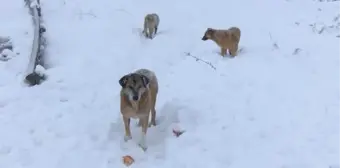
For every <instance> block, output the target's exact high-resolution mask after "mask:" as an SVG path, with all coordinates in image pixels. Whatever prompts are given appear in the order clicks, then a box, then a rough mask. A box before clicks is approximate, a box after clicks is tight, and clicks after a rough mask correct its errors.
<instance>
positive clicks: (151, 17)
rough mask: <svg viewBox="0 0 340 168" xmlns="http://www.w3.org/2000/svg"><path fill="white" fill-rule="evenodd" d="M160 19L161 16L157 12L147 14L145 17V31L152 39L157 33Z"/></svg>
mask: <svg viewBox="0 0 340 168" xmlns="http://www.w3.org/2000/svg"><path fill="white" fill-rule="evenodd" d="M159 21H160V20H159V16H158V15H157V14H156V13H151V14H147V15H146V16H145V17H144V30H143V33H144V34H145V36H146V37H147V38H150V39H152V38H153V35H155V34H157V30H158V25H159Z"/></svg>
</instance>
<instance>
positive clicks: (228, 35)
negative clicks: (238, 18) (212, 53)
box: [202, 27, 241, 57]
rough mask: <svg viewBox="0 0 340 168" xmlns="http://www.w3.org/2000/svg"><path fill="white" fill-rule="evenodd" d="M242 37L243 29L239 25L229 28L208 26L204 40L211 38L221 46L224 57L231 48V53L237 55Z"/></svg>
mask: <svg viewBox="0 0 340 168" xmlns="http://www.w3.org/2000/svg"><path fill="white" fill-rule="evenodd" d="M240 38H241V30H240V29H239V28H238V27H231V28H229V29H227V30H218V29H213V28H208V29H207V30H206V31H205V33H204V36H203V37H202V40H203V41H206V40H208V39H210V40H212V41H214V42H215V43H216V44H217V45H218V46H220V47H221V55H222V57H224V56H225V55H226V54H227V49H228V50H229V53H230V55H232V56H234V57H235V56H236V55H237V50H238V43H239V42H240Z"/></svg>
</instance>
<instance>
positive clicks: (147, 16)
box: [145, 14, 154, 22]
mask: <svg viewBox="0 0 340 168" xmlns="http://www.w3.org/2000/svg"><path fill="white" fill-rule="evenodd" d="M145 20H147V21H148V22H153V21H154V16H153V15H151V14H148V15H146V17H145Z"/></svg>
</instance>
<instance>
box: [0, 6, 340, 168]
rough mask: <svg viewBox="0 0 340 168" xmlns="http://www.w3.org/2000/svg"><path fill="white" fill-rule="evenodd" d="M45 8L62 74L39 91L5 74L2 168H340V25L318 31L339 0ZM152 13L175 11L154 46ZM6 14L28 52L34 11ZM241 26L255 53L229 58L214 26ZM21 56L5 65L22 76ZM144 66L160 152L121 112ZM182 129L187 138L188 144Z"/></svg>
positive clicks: (245, 45) (52, 54)
mask: <svg viewBox="0 0 340 168" xmlns="http://www.w3.org/2000/svg"><path fill="white" fill-rule="evenodd" d="M2 1H4V0H2ZM3 3H7V4H8V6H13V8H15V9H16V10H17V11H16V12H14V11H11V12H13V15H14V14H17V13H20V16H21V13H25V12H26V8H24V7H22V6H21V5H23V4H20V3H16V2H14V1H13V2H9V1H6V2H5V1H4V2H3ZM41 4H42V10H43V15H44V19H45V23H46V27H47V30H48V31H47V32H46V36H47V38H48V49H47V55H48V58H47V59H48V63H49V67H50V69H48V70H47V72H46V73H47V75H48V77H49V78H48V80H47V81H46V82H44V83H43V84H41V85H39V86H34V87H31V88H28V87H23V86H21V85H19V83H20V80H16V81H15V84H13V83H14V82H13V78H14V77H13V76H12V75H7V76H9V77H8V78H10V81H9V82H6V80H5V78H1V84H2V86H1V87H0V94H1V96H0V135H1V138H0V167H1V168H22V167H25V168H47V167H48V168H76V167H82V168H94V167H95V168H111V167H112V168H116V167H125V166H124V165H123V164H122V162H121V157H122V156H124V155H131V156H132V157H134V159H135V163H134V164H133V165H132V166H131V167H139V168H143V167H145V168H146V167H147V168H153V167H155V168H156V167H157V168H159V167H162V168H173V167H178V168H182V167H183V168H184V167H189V168H200V167H202V168H203V167H211V168H215V167H216V168H217V167H219V168H220V167H230V168H247V167H254V168H328V167H330V166H332V167H339V144H338V142H339V38H337V37H336V36H337V35H338V34H339V29H337V28H336V27H328V28H326V29H324V31H322V32H321V33H320V34H318V32H320V30H321V28H322V27H326V26H331V25H336V24H338V23H339V22H338V21H334V20H333V19H334V17H336V16H337V15H339V11H338V9H339V2H318V1H312V0H300V1H284V0H282V1H269V0H261V1H258V0H257V1H256V0H245V1H238V0H229V1H225V0H210V1H194V0H186V1H181V0H173V1H156V0H146V1H137V0H119V1H112V0H98V1H93V0H72V1H71V0H53V1H52V0H43V1H41ZM7 10H9V9H6V11H7ZM152 12H156V13H158V14H159V16H160V19H161V21H160V27H159V34H158V35H157V36H156V37H155V38H154V39H153V40H147V39H145V38H143V37H141V36H140V32H141V28H142V24H143V17H144V15H145V14H147V13H152ZM0 18H1V21H4V22H6V23H7V22H8V23H9V24H11V25H12V26H7V27H6V26H1V29H0V30H1V32H2V33H8V35H13V36H15V37H16V39H15V41H17V42H18V43H22V46H23V47H26V45H25V44H26V43H27V42H26V41H27V37H26V35H22V36H21V37H20V38H22V39H20V38H19V37H18V36H19V35H18V34H20V33H22V32H23V31H22V30H21V29H23V27H24V26H26V25H27V24H25V25H23V27H22V28H20V30H18V29H14V30H11V29H13V25H15V24H17V25H18V27H20V26H21V25H22V24H23V23H21V20H24V21H23V22H27V23H29V21H30V20H29V19H30V18H29V16H27V17H26V16H22V17H19V14H18V18H14V20H15V21H14V20H11V22H10V21H9V20H8V19H7V20H6V19H3V18H4V17H0ZM17 22H20V23H17ZM314 23H315V24H314ZM323 25H325V26H323ZM231 26H238V27H240V29H241V31H242V35H241V42H240V47H241V48H242V51H241V52H240V54H239V56H237V57H236V58H228V57H225V58H222V57H221V56H219V55H218V52H219V48H218V47H217V45H216V44H214V43H213V42H212V41H206V42H204V41H202V40H201V38H202V36H203V33H204V31H205V30H206V28H208V27H212V28H221V29H223V28H229V27H231ZM337 26H338V25H337ZM5 28H6V30H8V31H5ZM25 30H26V29H25ZM27 30H30V28H27ZM12 31H13V32H12ZM15 31H17V32H15ZM18 32H19V33H18ZM28 48H29V47H28ZM187 53H190V55H191V56H195V57H198V58H200V59H201V60H204V61H207V62H210V63H211V64H212V65H213V66H214V67H216V69H213V68H211V66H209V65H208V64H206V63H204V62H202V61H200V60H198V61H196V59H194V58H193V57H191V56H188V54H187ZM14 62H17V60H11V62H7V63H2V62H0V64H1V65H0V66H1V70H3V71H6V72H7V73H9V72H10V73H11V74H15V73H13V72H14V71H16V70H11V69H10V68H7V66H8V65H11V64H14ZM20 66H21V64H20ZM20 68H21V67H20ZM138 68H149V69H152V70H153V71H155V72H156V74H157V76H158V78H159V83H160V92H159V98H158V100H157V105H156V110H157V112H158V118H157V119H158V121H159V125H158V126H157V127H152V128H150V131H149V132H148V135H147V138H148V139H147V140H148V144H149V149H148V151H147V152H146V153H144V152H143V151H142V150H141V149H140V148H138V146H137V145H136V142H137V140H138V138H139V131H140V129H139V128H138V127H136V125H135V124H132V126H131V127H132V131H133V133H132V134H133V140H132V141H129V142H127V143H125V142H123V135H124V129H123V123H122V120H121V116H120V112H119V90H120V86H119V84H118V80H119V78H120V77H121V76H122V75H124V74H126V73H129V72H131V71H133V70H136V69H138ZM173 128H179V129H183V130H185V131H186V132H185V133H184V134H183V135H182V136H180V137H178V138H176V137H175V136H173V135H172V129H173Z"/></svg>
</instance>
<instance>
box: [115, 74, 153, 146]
mask: <svg viewBox="0 0 340 168" xmlns="http://www.w3.org/2000/svg"><path fill="white" fill-rule="evenodd" d="M119 84H120V85H121V86H122V89H121V91H120V111H121V113H122V116H123V121H124V126H125V136H124V140H125V141H128V140H130V139H132V137H131V131H130V118H138V119H139V123H138V125H139V126H141V127H142V136H141V139H140V141H139V143H138V145H139V146H140V147H141V148H142V149H143V150H144V151H145V150H146V149H147V144H146V133H147V130H148V127H149V126H151V125H154V126H156V109H155V105H156V99H157V94H158V81H157V77H156V75H155V73H154V72H152V71H151V70H148V69H139V70H137V71H135V72H133V73H130V74H127V75H124V76H123V77H121V79H120V80H119ZM150 111H151V122H150V125H149V115H150Z"/></svg>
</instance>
